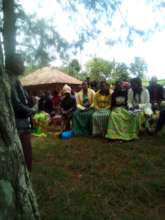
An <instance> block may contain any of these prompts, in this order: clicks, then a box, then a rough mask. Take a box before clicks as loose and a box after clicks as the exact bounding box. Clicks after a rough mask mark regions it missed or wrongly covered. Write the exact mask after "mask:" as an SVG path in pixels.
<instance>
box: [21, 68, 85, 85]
mask: <svg viewBox="0 0 165 220" xmlns="http://www.w3.org/2000/svg"><path fill="white" fill-rule="evenodd" d="M21 82H22V84H23V85H24V86H35V85H44V84H54V83H61V84H77V85H78V84H81V81H80V80H78V79H76V78H74V77H72V76H69V75H67V74H65V73H63V72H61V71H59V70H57V69H55V68H54V67H43V68H41V69H38V70H36V71H34V72H32V73H30V74H28V75H27V76H25V77H23V78H22V79H21Z"/></svg>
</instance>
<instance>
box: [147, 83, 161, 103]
mask: <svg viewBox="0 0 165 220" xmlns="http://www.w3.org/2000/svg"><path fill="white" fill-rule="evenodd" d="M148 91H149V94H150V101H151V103H152V104H153V103H158V104H160V102H161V101H162V100H163V86H162V85H159V84H156V85H152V84H151V85H150V86H149V87H148Z"/></svg>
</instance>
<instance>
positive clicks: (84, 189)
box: [32, 134, 165, 220]
mask: <svg viewBox="0 0 165 220" xmlns="http://www.w3.org/2000/svg"><path fill="white" fill-rule="evenodd" d="M164 137H165V135H164V134H162V135H160V136H157V137H149V136H147V135H145V136H143V137H142V138H141V139H140V140H138V141H135V142H128V143H122V144H121V143H119V142H112V143H108V142H107V141H106V140H104V139H97V138H95V139H94V138H73V139H70V140H67V141H62V140H59V139H54V138H52V137H48V138H35V139H33V172H32V182H33V185H34V189H35V192H36V195H37V198H38V202H39V206H40V211H41V216H42V219H43V220H110V219H121V220H132V219H133V220H136V219H137V220H141V219H142V220H143V219H146V220H152V219H153V220H156V219H158V220H161V219H162V220H164V219H165V138H164Z"/></svg>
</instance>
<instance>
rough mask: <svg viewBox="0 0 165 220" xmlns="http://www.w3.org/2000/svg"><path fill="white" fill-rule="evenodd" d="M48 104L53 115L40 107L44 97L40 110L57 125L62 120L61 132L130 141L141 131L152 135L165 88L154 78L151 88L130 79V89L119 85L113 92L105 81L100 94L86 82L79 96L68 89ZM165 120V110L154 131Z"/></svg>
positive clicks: (122, 84) (116, 85) (136, 79)
mask: <svg viewBox="0 0 165 220" xmlns="http://www.w3.org/2000/svg"><path fill="white" fill-rule="evenodd" d="M48 100H49V101H50V102H51V104H50V103H49V106H51V107H50V110H51V112H50V111H49V110H48V111H47V110H46V109H44V108H42V107H41V103H42V97H41V98H40V101H39V107H40V108H41V110H45V111H47V113H50V115H51V117H50V118H51V120H50V121H51V122H52V121H53V122H55V124H56V122H57V121H58V119H60V120H61V121H62V122H63V123H62V124H63V129H62V130H73V132H74V134H75V135H76V136H89V135H93V136H102V137H106V138H108V139H111V140H115V139H117V140H125V141H129V140H133V139H137V138H138V135H139V132H140V131H143V130H145V129H147V130H148V131H150V125H151V124H152V123H153V118H154V117H153V115H154V114H155V113H157V112H158V111H159V110H160V109H161V103H162V101H163V87H162V86H160V85H159V84H157V81H156V78H154V77H153V78H152V80H151V83H150V85H149V87H148V88H145V87H143V86H142V81H141V79H140V78H133V79H131V80H130V86H129V87H128V84H126V85H125V84H124V82H122V81H117V82H116V84H115V86H114V89H112V88H110V85H109V84H108V83H107V82H106V80H101V81H100V82H99V88H98V90H97V91H94V90H93V89H91V88H90V85H89V82H88V81H84V82H83V83H82V85H81V90H80V91H79V92H77V93H75V94H74V93H73V92H72V89H71V87H70V86H68V85H65V86H64V87H63V89H62V96H61V97H60V96H59V95H58V93H57V92H55V93H54V96H53V97H51V96H50V95H49V96H48V97H47V101H48ZM51 108H52V109H51ZM34 118H35V116H34ZM160 118H161V119H160ZM162 118H163V119H162ZM163 120H164V121H165V112H164V110H162V111H161V112H160V117H159V120H158V123H157V125H156V128H155V130H161V128H162V126H163V123H164V121H163ZM155 124H156V123H155Z"/></svg>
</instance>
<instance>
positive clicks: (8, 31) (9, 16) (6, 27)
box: [2, 0, 16, 57]
mask: <svg viewBox="0 0 165 220" xmlns="http://www.w3.org/2000/svg"><path fill="white" fill-rule="evenodd" d="M2 7H3V19H4V21H3V39H4V50H5V56H6V57H8V56H9V55H10V53H11V52H12V53H14V52H15V45H16V14H15V4H14V0H2Z"/></svg>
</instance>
